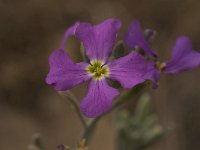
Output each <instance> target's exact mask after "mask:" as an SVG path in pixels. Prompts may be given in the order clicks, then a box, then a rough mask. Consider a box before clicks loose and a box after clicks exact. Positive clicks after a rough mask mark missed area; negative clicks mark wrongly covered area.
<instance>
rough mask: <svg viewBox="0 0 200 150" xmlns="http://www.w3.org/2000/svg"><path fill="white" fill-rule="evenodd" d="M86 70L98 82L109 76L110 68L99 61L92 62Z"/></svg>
mask: <svg viewBox="0 0 200 150" xmlns="http://www.w3.org/2000/svg"><path fill="white" fill-rule="evenodd" d="M86 70H87V72H88V74H89V75H91V76H92V77H93V78H94V79H96V80H100V79H102V78H104V77H107V76H108V75H109V68H108V67H107V66H106V65H105V64H104V63H103V62H102V61H99V60H95V61H92V62H91V64H90V65H88V66H87V68H86Z"/></svg>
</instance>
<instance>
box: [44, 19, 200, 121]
mask: <svg viewBox="0 0 200 150" xmlns="http://www.w3.org/2000/svg"><path fill="white" fill-rule="evenodd" d="M120 27H121V22H120V21H119V20H117V19H108V20H105V21H104V22H102V23H100V24H98V25H94V26H93V25H91V24H89V23H85V22H76V23H75V24H74V25H73V26H71V27H70V28H69V29H68V30H67V31H66V33H65V35H64V38H63V41H62V43H61V46H60V48H59V49H58V50H55V51H54V52H53V53H52V54H51V56H50V57H49V64H50V71H49V73H48V75H47V77H46V82H47V84H49V85H52V86H53V87H54V88H55V90H57V91H65V90H69V89H71V88H73V87H75V86H77V85H79V84H81V83H83V82H84V81H87V80H89V81H90V83H89V85H88V93H87V95H86V96H85V97H84V98H83V100H82V101H81V104H80V109H81V111H82V112H83V113H84V114H85V115H86V116H87V117H97V116H99V115H101V114H102V113H104V112H106V111H108V110H109V109H110V108H111V107H112V102H113V100H114V99H115V97H117V96H118V95H119V91H118V89H115V88H113V87H112V86H111V85H109V84H108V80H107V79H111V80H114V81H118V82H119V83H120V84H121V86H122V87H123V88H133V87H134V86H136V85H138V84H140V83H143V82H144V81H145V80H152V81H153V82H154V87H156V86H157V82H158V80H159V77H160V72H161V71H163V72H165V73H177V72H181V71H185V70H189V69H192V68H194V67H196V66H198V65H199V64H200V53H197V52H196V51H194V50H192V46H191V42H190V40H189V39H188V38H187V37H180V38H178V39H177V41H176V43H175V46H174V48H173V53H172V59H171V60H170V61H168V62H164V63H158V61H157V55H156V53H155V52H154V51H153V50H152V49H150V47H149V45H148V41H147V40H146V39H145V36H144V34H143V32H142V30H141V27H140V24H139V22H138V21H135V22H133V23H132V24H131V25H130V28H129V31H128V33H126V34H125V38H124V41H125V43H126V44H127V46H128V47H129V49H130V50H134V49H135V47H140V48H141V49H142V50H143V51H144V54H145V55H147V56H149V57H151V58H153V59H151V60H152V61H149V60H147V59H146V58H145V57H144V56H143V55H141V54H139V53H138V52H135V51H131V52H130V53H129V54H128V55H126V56H123V57H120V58H118V59H114V60H111V59H109V56H110V54H111V53H112V50H113V47H114V45H115V43H116V40H117V35H118V31H119V29H120ZM71 35H73V36H75V37H76V38H78V39H79V40H80V41H81V42H82V43H83V46H84V48H85V51H86V55H87V57H88V58H89V62H79V63H75V62H74V61H73V60H72V59H71V58H70V57H69V56H68V54H67V53H66V52H65V51H64V49H65V47H66V44H67V40H68V38H69V37H70V36H71Z"/></svg>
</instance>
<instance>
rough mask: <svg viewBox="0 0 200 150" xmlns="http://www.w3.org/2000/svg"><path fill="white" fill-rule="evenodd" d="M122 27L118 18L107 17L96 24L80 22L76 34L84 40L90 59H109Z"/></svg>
mask: <svg viewBox="0 0 200 150" xmlns="http://www.w3.org/2000/svg"><path fill="white" fill-rule="evenodd" d="M120 27H121V22H120V21H119V20H117V19H107V20H105V21H104V22H102V23H101V24H98V25H95V26H92V25H91V24H89V23H80V24H79V26H78V27H77V29H76V32H75V35H76V37H78V38H79V39H80V40H81V41H82V42H83V45H84V47H85V48H86V54H87V55H88V57H89V58H90V60H94V59H99V60H104V61H107V59H108V56H109V54H110V53H111V51H112V49H113V47H114V43H115V41H116V38H117V32H118V30H119V28H120Z"/></svg>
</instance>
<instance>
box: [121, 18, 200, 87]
mask: <svg viewBox="0 0 200 150" xmlns="http://www.w3.org/2000/svg"><path fill="white" fill-rule="evenodd" d="M124 41H125V43H126V44H127V45H128V47H129V48H130V49H134V48H135V47H136V46H138V47H140V48H141V49H142V50H143V51H144V52H145V53H146V54H147V55H148V56H151V57H153V60H152V61H149V65H148V69H147V74H146V75H145V79H148V80H152V81H153V87H154V88H156V87H157V84H158V80H159V79H160V73H161V72H164V73H168V74H173V73H179V72H183V71H187V70H191V69H193V68H195V67H197V66H199V65H200V53H198V52H197V51H195V50H193V49H192V43H191V41H190V39H189V38H188V37H186V36H180V37H178V38H177V40H176V42H175V45H174V47H173V48H172V58H171V59H170V60H169V61H167V62H163V63H160V62H159V61H158V60H157V55H156V53H155V52H154V51H153V50H151V49H150V47H149V46H148V41H147V40H146V39H145V36H144V33H143V32H142V29H141V27H140V23H139V22H138V21H134V22H132V23H131V25H130V27H129V31H128V33H127V34H125V37H124Z"/></svg>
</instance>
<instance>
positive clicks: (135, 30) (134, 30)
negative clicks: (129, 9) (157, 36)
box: [124, 20, 157, 57]
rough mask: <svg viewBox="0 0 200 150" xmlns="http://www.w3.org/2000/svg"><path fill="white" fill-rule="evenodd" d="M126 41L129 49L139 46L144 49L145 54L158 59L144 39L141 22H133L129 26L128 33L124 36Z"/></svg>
mask: <svg viewBox="0 0 200 150" xmlns="http://www.w3.org/2000/svg"><path fill="white" fill-rule="evenodd" d="M124 41H125V43H126V44H127V45H128V47H129V49H134V48H136V47H137V46H139V47H140V48H142V49H143V51H144V52H145V53H147V54H148V55H150V56H152V57H156V56H157V55H156V53H155V52H154V51H153V50H152V49H151V48H150V47H149V44H148V42H147V41H146V39H145V37H144V33H143V31H142V29H141V27H140V22H139V21H137V20H136V21H133V22H132V23H131V25H130V26H129V30H128V32H127V33H126V34H125V36H124Z"/></svg>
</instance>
